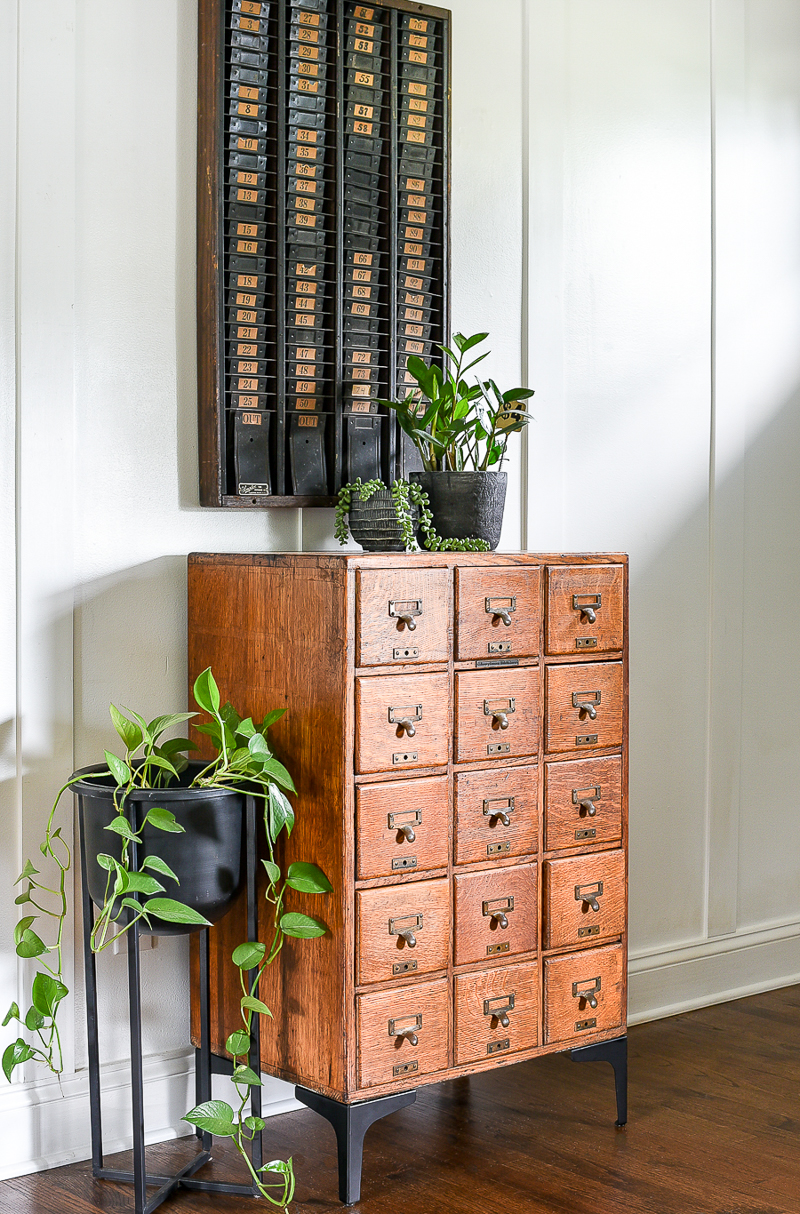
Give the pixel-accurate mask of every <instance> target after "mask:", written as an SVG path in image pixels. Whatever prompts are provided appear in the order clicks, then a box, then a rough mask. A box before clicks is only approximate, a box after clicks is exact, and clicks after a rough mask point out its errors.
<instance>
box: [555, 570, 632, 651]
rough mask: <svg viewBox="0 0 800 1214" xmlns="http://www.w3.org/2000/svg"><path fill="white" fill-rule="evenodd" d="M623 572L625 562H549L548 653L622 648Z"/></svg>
mask: <svg viewBox="0 0 800 1214" xmlns="http://www.w3.org/2000/svg"><path fill="white" fill-rule="evenodd" d="M624 575H625V567H624V566H623V565H605V566H594V567H593V566H591V565H589V566H576V565H558V566H555V567H553V566H550V568H549V569H548V570H547V578H546V598H547V625H546V638H547V640H546V652H547V653H548V654H561V653H564V654H566V653H574V654H579V653H581V652H583V651H584V650H585V651H586V652H587V653H603V652H609V651H611V650H615V649H622V644H623V638H624V635H625V634H624V620H623V597H624ZM598 596H599V600H600V601H599V604H598V603H597V597H598ZM581 607H583V608H584V611H581ZM591 615H594V617H595V619H594V622H592V619H591Z"/></svg>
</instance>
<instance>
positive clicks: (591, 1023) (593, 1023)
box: [575, 1016, 597, 1033]
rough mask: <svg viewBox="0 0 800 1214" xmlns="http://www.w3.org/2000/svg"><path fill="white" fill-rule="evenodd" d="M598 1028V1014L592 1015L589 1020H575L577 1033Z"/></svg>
mask: <svg viewBox="0 0 800 1214" xmlns="http://www.w3.org/2000/svg"><path fill="white" fill-rule="evenodd" d="M596 1028H597V1017H596V1016H590V1017H589V1019H588V1020H576V1021H575V1032H576V1033H583V1032H584V1031H585V1030H586V1029H596Z"/></svg>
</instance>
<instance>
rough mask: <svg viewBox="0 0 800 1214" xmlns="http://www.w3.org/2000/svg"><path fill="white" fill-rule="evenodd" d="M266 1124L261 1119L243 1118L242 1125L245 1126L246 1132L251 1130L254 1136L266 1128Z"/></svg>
mask: <svg viewBox="0 0 800 1214" xmlns="http://www.w3.org/2000/svg"><path fill="white" fill-rule="evenodd" d="M266 1124H267V1123H266V1121H264V1120H263V1119H262V1118H261V1117H245V1119H244V1125H246V1126H247V1128H248V1130H252V1131H253V1133H254V1134H259V1133H260V1132H261V1131H262V1130H263V1129H265V1128H266Z"/></svg>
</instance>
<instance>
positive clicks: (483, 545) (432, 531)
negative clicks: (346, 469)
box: [333, 478, 489, 552]
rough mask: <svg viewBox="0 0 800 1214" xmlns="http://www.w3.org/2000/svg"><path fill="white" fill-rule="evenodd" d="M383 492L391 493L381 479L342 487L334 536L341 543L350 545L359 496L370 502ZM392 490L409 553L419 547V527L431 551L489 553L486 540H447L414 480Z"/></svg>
mask: <svg viewBox="0 0 800 1214" xmlns="http://www.w3.org/2000/svg"><path fill="white" fill-rule="evenodd" d="M381 491H383V492H387V487H386V485H384V483H383V481H378V480H373V481H364V482H362V481H361V479H360V478H359V479H358V480H357V481H355V482H353V483H352V484H349V485H343V486H342V488H341V489H340V490H339V496H338V500H337V503H336V510H335V520H334V529H333V534H334V537H335V538H336V539H337V540H338V541H339V543H340V544H346V543H347V539H348V529H347V516H348V514H349V513H350V509H351V506H352V501H353V498H354V497H358V499H359V501H362V502H368V501H369V499H370V498H371V497H374V496H375V494H376V493H379V492H381ZM388 491H389V492H390V493H391V495H392V501H393V502H394V510H395V515H396V517H397V525H398V527H399V528H400V536H401V539H402V541H403V543H404V545H405V549H406V552H413V551H414V550H415V549H416V547H417V542H416V529H417V525H419V529H420V530H421V531H422V534H423V535H424V537H425V540H424V543H425V548H426V549H427V550H428V552H488V551H489V545H488V544H487V542H486V540H479V539H466V540H457V539H443V538H442V537H441V536H440V535H439V534H438V532H437V531H436V528H435V527H434V525H433V515H432V513H431V508H430V499H429V498H428V495H427V493H426V492H425V490H424V489H422V488H421V486H419V485H418V484H416V483H415V482H414V481H406V480H402V479H400V478H399V479H398V480H396V481H393V482H392V485H391V488H390V489H389V490H388ZM412 505H414V506H416V507H417V508H418V510H419V524H417V522H416V520H415V518H414V515H413V512H412V509H411V507H412Z"/></svg>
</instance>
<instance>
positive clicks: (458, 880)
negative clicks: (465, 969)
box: [454, 864, 538, 965]
mask: <svg viewBox="0 0 800 1214" xmlns="http://www.w3.org/2000/svg"><path fill="white" fill-rule="evenodd" d="M454 885H455V964H456V965H470V964H472V963H473V962H477V961H485V960H486V958H487V957H491V956H496V957H497V961H498V963H500V964H502V962H503V961H504V960H505V959H506V958H507V957H510V956H511V957H513V956H514V955H515V954H517V953H528V952H535V951H536V948H537V945H538V939H537V937H538V931H537V914H536V911H537V897H536V865H535V864H521V865H519V866H517V867H514V868H502V869H496V870H495V871H490V872H473V873H461V874H458V875H456V877H455V878H454ZM510 900H513V904H514V905H513V909H510V908H509V902H510ZM493 911H505V913H506V919H507V926H506V927H503V926H502V920H500V919H499V918H498V917H497V916H494V915H493V914H492V912H493ZM490 950H491V951H490Z"/></svg>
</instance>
